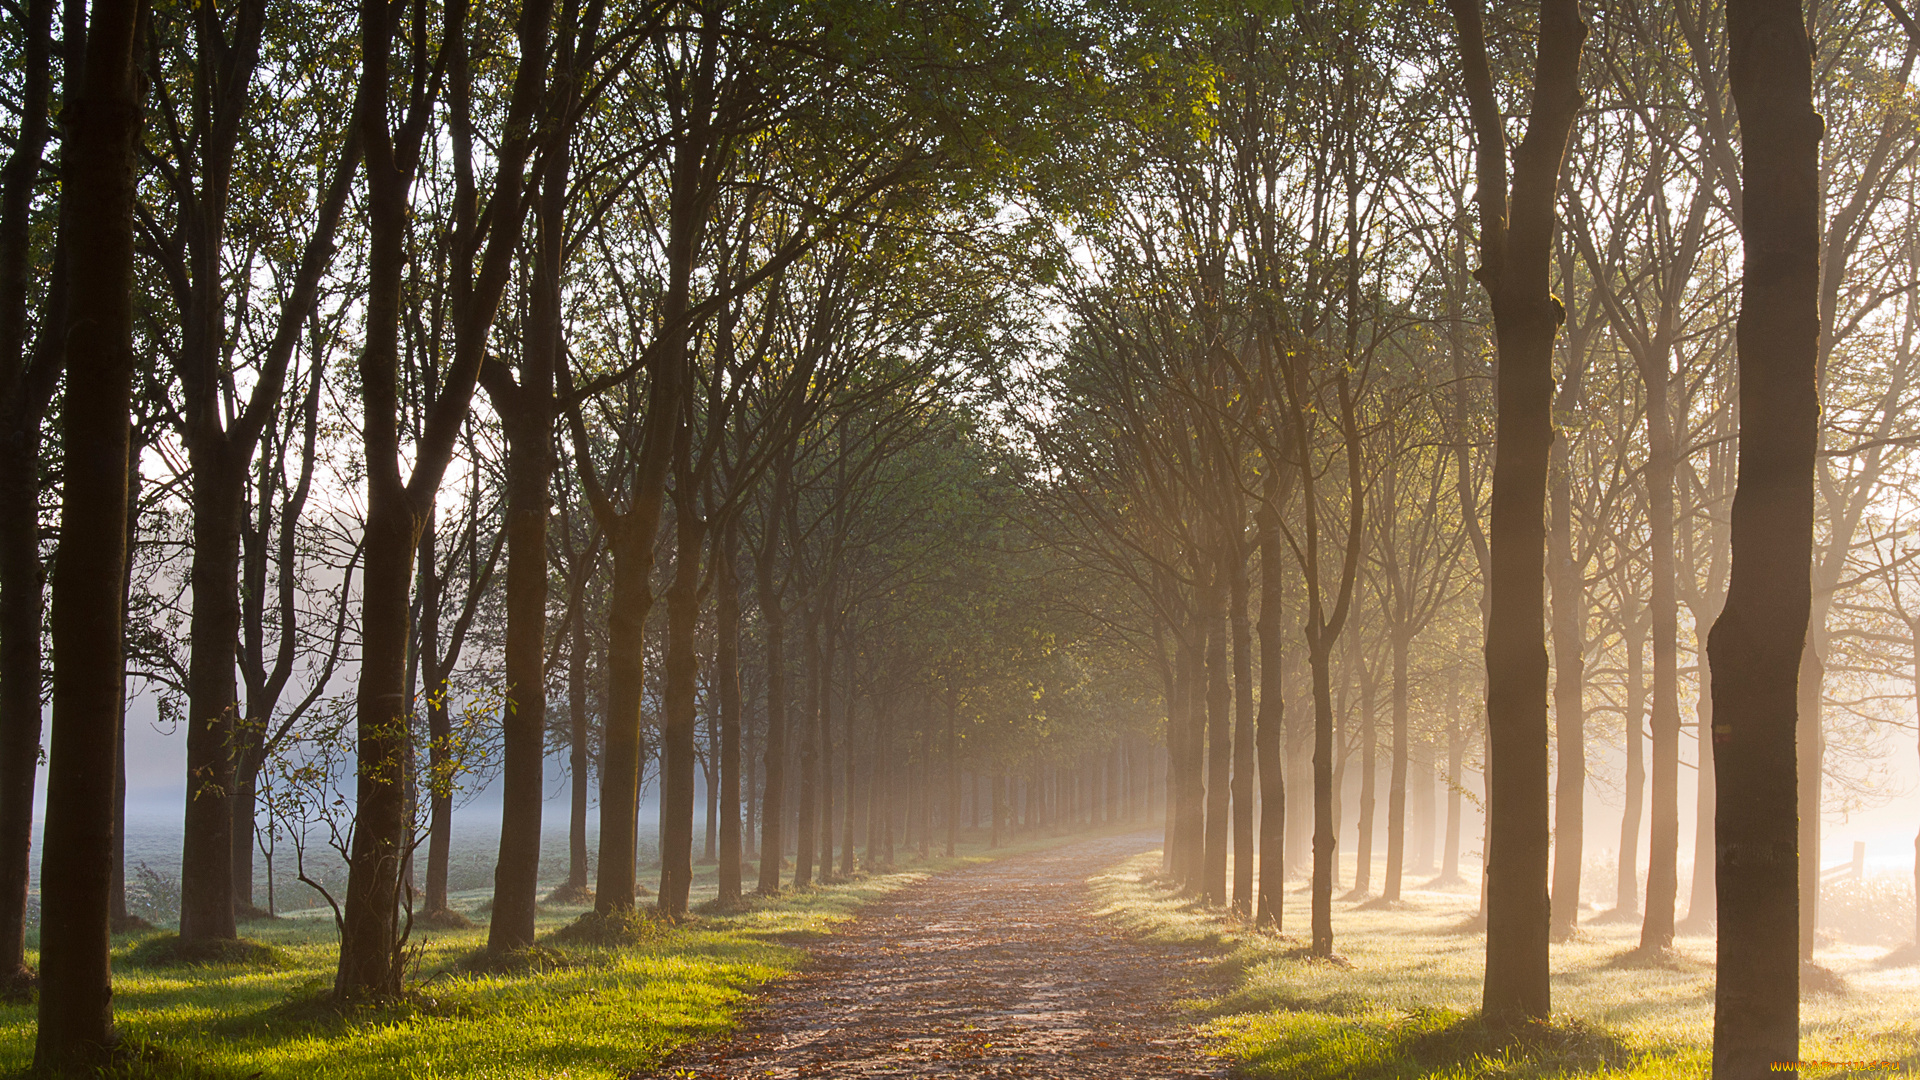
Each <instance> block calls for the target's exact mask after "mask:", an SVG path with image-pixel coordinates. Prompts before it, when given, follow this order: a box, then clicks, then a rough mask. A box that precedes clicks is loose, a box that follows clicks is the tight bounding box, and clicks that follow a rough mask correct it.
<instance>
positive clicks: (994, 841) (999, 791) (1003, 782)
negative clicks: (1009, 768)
mask: <svg viewBox="0 0 1920 1080" xmlns="http://www.w3.org/2000/svg"><path fill="white" fill-rule="evenodd" d="M992 798H993V805H992V807H990V808H989V809H990V813H991V815H992V818H993V824H992V827H991V831H990V832H989V834H988V836H987V847H989V848H997V847H999V846H1000V838H1001V837H1002V836H1004V835H1005V833H1006V827H1005V825H1004V822H1005V821H1006V811H1007V774H1006V773H1003V772H1001V771H1000V770H998V769H995V770H994V771H993V795H992Z"/></svg>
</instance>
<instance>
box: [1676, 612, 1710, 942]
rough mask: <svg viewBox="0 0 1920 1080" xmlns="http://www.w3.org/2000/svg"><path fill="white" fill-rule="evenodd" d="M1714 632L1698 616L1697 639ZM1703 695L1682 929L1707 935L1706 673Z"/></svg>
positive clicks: (1697, 713) (1697, 706)
mask: <svg viewBox="0 0 1920 1080" xmlns="http://www.w3.org/2000/svg"><path fill="white" fill-rule="evenodd" d="M1712 629H1713V627H1712V619H1707V618H1701V617H1699V615H1698V613H1697V612H1696V614H1695V618H1694V624H1693V639H1694V640H1695V641H1697V642H1705V641H1706V640H1707V635H1708V634H1710V633H1711V632H1712ZM1700 660H1701V663H1702V665H1703V667H1704V665H1705V661H1706V650H1705V649H1704V648H1702V649H1701V650H1700ZM1699 691H1700V694H1699V697H1698V699H1697V700H1696V701H1695V703H1694V733H1695V745H1696V746H1697V747H1698V748H1699V751H1698V752H1699V757H1700V761H1699V765H1698V768H1697V770H1696V772H1697V775H1696V782H1697V786H1696V787H1695V789H1694V821H1693V882H1692V884H1691V886H1690V887H1689V889H1688V891H1687V917H1686V919H1685V920H1684V921H1682V922H1681V924H1680V926H1679V928H1678V929H1680V930H1681V931H1683V932H1687V933H1694V934H1705V933H1710V932H1711V931H1712V930H1713V923H1714V905H1713V891H1714V877H1713V805H1714V799H1715V798H1716V796H1715V794H1714V775H1713V773H1714V766H1713V678H1712V676H1711V675H1710V674H1709V673H1708V672H1707V671H1705V670H1702V671H1701V672H1700V675H1699Z"/></svg>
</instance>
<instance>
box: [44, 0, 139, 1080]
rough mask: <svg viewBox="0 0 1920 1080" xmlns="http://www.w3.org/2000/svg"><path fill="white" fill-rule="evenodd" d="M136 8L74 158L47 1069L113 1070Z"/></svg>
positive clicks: (120, 22)
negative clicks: (113, 878) (112, 925)
mask: <svg viewBox="0 0 1920 1080" xmlns="http://www.w3.org/2000/svg"><path fill="white" fill-rule="evenodd" d="M138 13H139V5H138V4H137V3H130V2H125V0H98V2H97V3H95V4H94V5H93V11H92V16H93V18H92V24H91V26H89V27H88V30H87V35H86V62H85V75H84V77H83V82H82V90H81V93H80V95H79V97H78V98H77V100H73V101H69V102H68V103H67V106H66V107H67V109H68V110H69V116H70V118H71V119H70V120H69V122H68V138H67V142H66V147H65V150H64V151H63V156H64V157H65V158H66V159H67V160H68V162H69V163H70V164H71V166H72V168H71V169H70V170H69V171H67V172H66V178H67V191H66V194H65V199H66V200H67V201H66V203H65V209H66V210H67V211H69V213H68V214H67V217H68V219H69V223H70V225H71V231H70V233H69V235H68V239H67V244H66V246H67V249H68V252H69V257H70V259H71V265H72V267H73V277H74V280H76V281H83V282H86V283H87V288H85V289H83V290H77V291H76V293H75V295H74V296H73V299H72V307H71V311H70V315H69V318H68V320H67V325H66V354H67V359H66V364H67V370H68V372H69V379H68V383H67V395H66V400H65V402H64V404H63V406H62V410H61V428H62V446H63V449H64V453H65V457H66V471H65V480H64V485H63V488H62V492H61V510H60V525H61V529H60V535H61V536H62V537H63V539H64V542H63V543H62V544H61V545H60V549H59V551H58V553H57V554H56V555H55V556H54V572H53V600H52V611H51V620H50V621H51V624H52V642H53V659H54V672H53V719H52V735H51V745H50V746H49V750H48V757H47V816H46V832H45V854H44V856H43V858H42V859H41V865H40V890H41V892H40V895H41V919H40V962H41V975H40V1003H39V1026H38V1029H37V1033H36V1037H35V1043H34V1062H33V1064H34V1071H35V1072H58V1071H60V1070H72V1071H83V1070H91V1069H93V1068H96V1067H99V1066H102V1065H104V1064H106V1061H107V1053H108V1049H109V1046H110V1044H111V1042H112V1038H113V1007H112V1001H111V995H112V989H111V985H112V974H111V970H110V968H109V964H108V958H107V955H108V951H109V949H110V947H111V938H110V935H109V931H108V925H107V919H108V877H109V874H110V871H111V862H112V844H113V791H112V788H113V773H114V768H113V762H114V742H115V738H114V736H115V728H116V727H117V724H118V717H119V712H120V700H121V693H122V690H123V685H124V679H125V676H124V672H123V664H122V657H123V648H124V638H123V632H122V631H123V629H124V623H123V619H124V610H123V607H122V602H121V595H120V592H121V590H120V582H121V579H122V567H123V565H124V563H125V560H126V550H127V543H128V539H129V538H128V537H127V531H126V500H127V483H128V473H129V464H128V450H129V446H130V442H131V433H130V430H129V424H128V422H127V415H128V408H129V405H130V401H131V396H132V394H131V391H132V379H133V366H134V357H133V314H134V312H133V286H134V275H133V198H134V135H135V131H136V129H137V128H138V126H139V116H140V105H139V100H138V97H137V95H136V93H135V80H134V40H135V37H136V34H135V23H136V21H137V16H138Z"/></svg>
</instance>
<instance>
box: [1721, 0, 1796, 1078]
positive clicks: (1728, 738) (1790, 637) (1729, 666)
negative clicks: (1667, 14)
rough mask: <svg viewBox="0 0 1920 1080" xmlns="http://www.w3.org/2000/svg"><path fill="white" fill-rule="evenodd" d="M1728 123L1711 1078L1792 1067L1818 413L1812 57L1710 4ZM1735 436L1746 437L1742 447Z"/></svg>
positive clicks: (1761, 8)
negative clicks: (1728, 516)
mask: <svg viewBox="0 0 1920 1080" xmlns="http://www.w3.org/2000/svg"><path fill="white" fill-rule="evenodd" d="M1727 40H1728V42H1729V48H1730V50H1731V51H1730V54H1729V65H1728V71H1729V76H1730V80H1731V84H1732V90H1733V101H1734V108H1735V109H1736V111H1737V112H1738V114H1739V118H1740V131H1741V136H1740V151H1741V159H1740V179H1741V192H1742V199H1743V213H1742V217H1741V221H1740V238H1741V247H1742V250H1743V251H1744V252H1745V256H1746V262H1745V269H1744V272H1743V274H1742V280H1741V288H1740V321H1739V327H1738V330H1737V336H1738V346H1737V348H1738V357H1739V371H1740V440H1739V476H1738V479H1737V481H1736V482H1735V486H1734V496H1733V518H1732V530H1731V536H1732V543H1733V563H1732V567H1731V570H1730V572H1729V578H1728V585H1727V603H1726V607H1725V608H1724V609H1723V610H1722V611H1721V613H1720V617H1719V618H1718V619H1716V620H1715V621H1714V624H1713V630H1712V632H1711V634H1710V636H1709V638H1708V644H1707V655H1708V660H1709V662H1710V663H1711V664H1712V678H1713V758H1714V770H1715V772H1716V774H1717V778H1718V781H1719V782H1718V784H1717V786H1716V789H1715V794H1716V800H1715V807H1714V823H1715V825H1714V852H1715V857H1714V873H1715V875H1716V883H1717V886H1718V888H1717V902H1718V908H1719V915H1720V935H1719V939H1718V940H1719V945H1718V948H1717V958H1718V977H1717V978H1716V979H1715V984H1714V985H1715V989H1714V1017H1713V1074H1714V1076H1715V1077H1716V1078H1718V1080H1748V1078H1755V1080H1757V1078H1758V1077H1761V1076H1765V1075H1773V1074H1772V1073H1771V1072H1770V1070H1771V1069H1772V1063H1773V1062H1776V1061H1795V1060H1798V1058H1799V1057H1800V992H1799V990H1800V988H1799V955H1800V954H1799V949H1798V945H1799V940H1798V939H1799V919H1800V911H1799V894H1798V891H1797V890H1798V876H1799V871H1800V867H1799V857H1798V855H1799V844H1798V837H1797V822H1796V816H1797V808H1798V803H1797V792H1798V787H1797V785H1798V784H1799V783H1801V782H1805V783H1812V784H1816V785H1817V784H1818V783H1819V777H1818V776H1813V777H1806V778H1799V777H1797V775H1796V761H1795V753H1794V733H1795V725H1796V722H1797V719H1798V714H1799V706H1798V702H1797V692H1798V676H1799V669H1800V654H1801V651H1802V646H1803V645H1804V643H1805V640H1806V627H1807V618H1808V614H1809V612H1810V611H1811V608H1812V586H1811V584H1810V581H1809V576H1808V569H1807V568H1808V567H1809V566H1810V565H1811V563H1812V561H1813V478H1814V457H1815V452H1816V449H1817V447H1818V429H1819V417H1820V402H1819V393H1818V387H1817V385H1816V383H1815V361H1816V359H1817V358H1818V355H1819V336H1820V303H1819V288H1820V220H1821V214H1820V205H1821V200H1820V171H1819V166H1820V137H1821V134H1822V129H1823V126H1824V125H1823V124H1822V122H1821V119H1820V116H1819V114H1817V113H1816V112H1814V108H1813V63H1812V43H1811V42H1810V40H1809V39H1808V36H1807V29H1806V22H1805V20H1804V17H1803V15H1802V13H1801V7H1800V5H1799V3H1797V2H1795V0H1727ZM1749 432H1751V433H1753V436H1754V437H1751V438H1749V437H1748V434H1749Z"/></svg>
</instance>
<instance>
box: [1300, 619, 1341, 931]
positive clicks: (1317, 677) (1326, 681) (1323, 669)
mask: <svg viewBox="0 0 1920 1080" xmlns="http://www.w3.org/2000/svg"><path fill="white" fill-rule="evenodd" d="M1332 646H1333V643H1332V642H1330V641H1318V642H1313V643H1311V647H1310V648H1309V650H1308V653H1307V663H1308V665H1309V666H1310V667H1311V668H1312V672H1313V882H1312V889H1313V894H1312V902H1313V913H1312V929H1311V931H1310V933H1311V934H1312V941H1311V945H1310V948H1311V951H1312V954H1313V955H1314V956H1332V955H1333V876H1334V872H1335V869H1336V866H1337V860H1338V859H1339V848H1338V847H1337V846H1336V844H1337V842H1338V835H1337V834H1336V833H1335V832H1334V825H1333V800H1334V790H1333V676H1332V671H1331V670H1330V669H1331V667H1332V661H1333V658H1332V657H1331V656H1329V655H1328V652H1329V650H1330V649H1331V648H1332Z"/></svg>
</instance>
